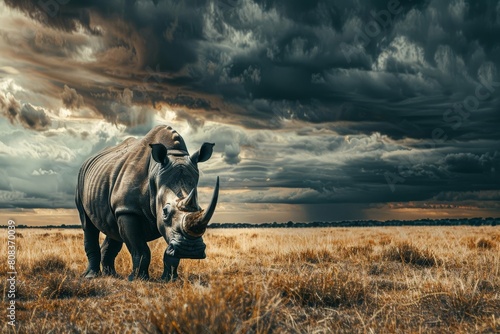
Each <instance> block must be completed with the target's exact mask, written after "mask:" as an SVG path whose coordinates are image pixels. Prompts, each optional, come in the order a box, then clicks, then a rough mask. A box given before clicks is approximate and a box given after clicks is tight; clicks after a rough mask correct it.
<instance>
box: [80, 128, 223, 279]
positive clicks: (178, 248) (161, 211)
mask: <svg viewBox="0 0 500 334" xmlns="http://www.w3.org/2000/svg"><path fill="white" fill-rule="evenodd" d="M213 146H214V144H209V143H204V144H203V145H202V146H201V148H200V149H199V150H198V151H197V152H195V153H193V154H192V155H189V154H188V152H187V148H186V145H185V143H184V140H183V139H182V137H181V136H180V135H179V134H178V133H177V132H176V131H175V130H172V128H171V127H170V126H167V127H166V126H157V127H155V128H154V129H152V130H151V131H150V132H149V133H148V134H147V135H146V136H145V137H144V138H143V139H140V140H138V139H134V138H129V139H127V140H125V141H124V142H123V143H121V144H120V145H118V146H115V147H111V148H107V149H104V150H103V151H101V152H99V153H98V154H96V155H95V156H93V157H91V158H89V159H88V160H87V161H85V162H84V163H83V165H82V167H81V169H80V173H79V175H78V185H77V190H76V198H75V201H76V206H77V208H78V212H79V214H80V220H81V222H82V227H83V231H84V244H85V252H86V254H87V258H88V261H89V264H88V267H87V269H86V271H85V272H84V274H83V275H84V276H85V277H86V278H94V277H96V276H97V275H99V274H100V273H101V264H102V273H103V274H104V275H116V271H115V258H116V256H117V255H118V252H119V251H120V249H121V248H122V245H123V243H125V245H126V246H127V248H128V250H129V251H130V254H131V255H132V263H133V270H132V273H131V274H130V275H129V277H128V278H129V280H133V279H135V278H142V279H148V278H149V273H148V268H149V263H150V260H151V252H150V250H149V247H148V245H147V242H148V241H151V240H154V239H157V238H159V237H161V236H163V238H164V239H165V240H166V241H167V243H168V247H167V249H166V251H165V254H164V257H163V262H164V271H163V275H162V279H163V280H165V281H169V280H172V279H175V278H177V267H178V265H179V262H180V259H181V258H194V259H203V258H205V247H206V246H205V244H204V242H203V239H202V235H203V233H204V232H205V230H206V227H207V224H208V221H209V220H210V218H211V216H212V214H213V212H214V210H215V206H216V204H217V198H218V191H219V178H217V183H216V187H215V190H214V194H213V198H212V202H211V203H210V205H209V207H208V208H207V210H205V211H204V210H201V208H200V206H199V205H198V200H197V189H196V187H197V185H198V179H199V172H198V163H199V162H204V161H206V160H208V159H209V158H210V157H211V155H212V150H213ZM100 232H102V233H104V234H105V235H106V238H105V240H104V242H103V244H102V245H101V246H99V233H100Z"/></svg>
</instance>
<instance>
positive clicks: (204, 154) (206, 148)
mask: <svg viewBox="0 0 500 334" xmlns="http://www.w3.org/2000/svg"><path fill="white" fill-rule="evenodd" d="M214 146H215V144H213V143H203V145H201V148H200V149H199V150H198V151H196V152H194V153H193V154H192V155H191V161H192V162H193V163H198V162H205V161H207V160H208V159H210V157H211V156H212V152H213V151H214Z"/></svg>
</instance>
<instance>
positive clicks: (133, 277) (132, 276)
mask: <svg viewBox="0 0 500 334" xmlns="http://www.w3.org/2000/svg"><path fill="white" fill-rule="evenodd" d="M137 279H138V280H143V281H148V280H149V275H145V274H143V275H136V274H135V273H132V274H130V275H128V280H129V282H132V281H135V280H137Z"/></svg>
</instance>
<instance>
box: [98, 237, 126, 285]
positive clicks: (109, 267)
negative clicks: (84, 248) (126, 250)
mask: <svg viewBox="0 0 500 334" xmlns="http://www.w3.org/2000/svg"><path fill="white" fill-rule="evenodd" d="M122 246H123V242H122V241H117V240H114V239H111V238H110V237H109V236H107V237H106V239H104V242H103V243H102V245H101V264H102V273H103V275H106V276H118V275H117V274H116V270H115V258H116V256H117V255H118V253H119V252H120V250H121V249H122Z"/></svg>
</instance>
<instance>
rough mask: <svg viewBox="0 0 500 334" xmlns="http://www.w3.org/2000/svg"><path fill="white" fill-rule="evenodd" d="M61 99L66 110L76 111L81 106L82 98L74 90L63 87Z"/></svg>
mask: <svg viewBox="0 0 500 334" xmlns="http://www.w3.org/2000/svg"><path fill="white" fill-rule="evenodd" d="M61 99H62V101H63V104H64V106H65V107H66V108H70V109H78V108H80V107H81V106H83V97H82V96H81V95H80V94H78V93H77V92H76V89H74V88H70V87H68V86H67V85H64V90H63V92H62V93H61Z"/></svg>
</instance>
